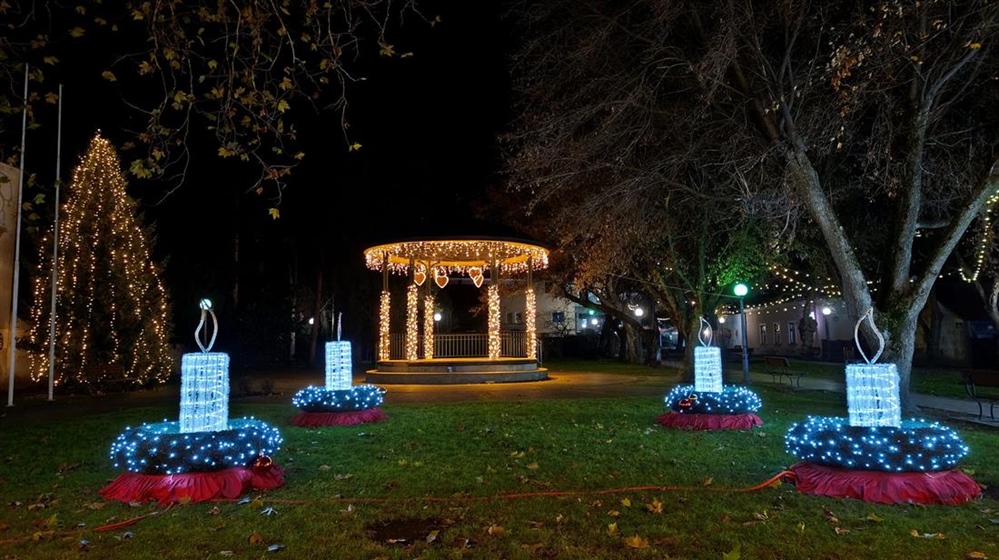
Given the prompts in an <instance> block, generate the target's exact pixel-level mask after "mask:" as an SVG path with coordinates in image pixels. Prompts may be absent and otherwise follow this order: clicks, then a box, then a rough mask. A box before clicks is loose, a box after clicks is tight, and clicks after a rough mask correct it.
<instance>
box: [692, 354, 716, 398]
mask: <svg viewBox="0 0 999 560" xmlns="http://www.w3.org/2000/svg"><path fill="white" fill-rule="evenodd" d="M694 391H697V392H698V393H720V392H721V391H722V363H721V348H718V347H717V346H695V347H694Z"/></svg>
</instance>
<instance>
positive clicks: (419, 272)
mask: <svg viewBox="0 0 999 560" xmlns="http://www.w3.org/2000/svg"><path fill="white" fill-rule="evenodd" d="M426 280H427V267H425V266H423V265H422V264H419V265H416V269H415V270H414V271H413V282H414V283H416V285H417V286H422V285H423V283H424V282H425V281H426Z"/></svg>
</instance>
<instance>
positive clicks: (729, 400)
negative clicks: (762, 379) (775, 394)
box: [665, 385, 763, 414]
mask: <svg viewBox="0 0 999 560" xmlns="http://www.w3.org/2000/svg"><path fill="white" fill-rule="evenodd" d="M665 402H666V407H667V408H669V409H671V410H674V411H677V412H686V413H693V414H747V413H750V412H756V411H758V410H760V408H761V407H762V406H763V401H761V400H760V397H759V395H757V394H756V393H755V392H753V391H752V390H750V389H747V388H746V387H741V386H737V385H727V386H724V387H722V390H721V391H720V392H714V391H709V392H698V391H695V390H694V386H693V385H677V386H676V387H673V389H671V390H670V392H669V393H667V394H666V399H665Z"/></svg>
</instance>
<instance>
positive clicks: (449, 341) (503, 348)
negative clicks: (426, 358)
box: [389, 331, 527, 360]
mask: <svg viewBox="0 0 999 560" xmlns="http://www.w3.org/2000/svg"><path fill="white" fill-rule="evenodd" d="M389 343H390V344H389V356H390V357H391V359H393V360H404V359H406V336H405V335H404V334H402V333H394V334H391V335H390V338H389ZM488 355H489V339H488V335H486V333H468V334H438V335H435V336H434V358H484V357H486V356H488ZM500 356H501V357H503V358H526V357H527V333H526V332H524V331H507V332H501V333H500ZM420 357H421V358H422V357H423V356H422V355H421V356H420Z"/></svg>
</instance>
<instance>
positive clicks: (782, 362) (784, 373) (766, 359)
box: [763, 356, 805, 388]
mask: <svg viewBox="0 0 999 560" xmlns="http://www.w3.org/2000/svg"><path fill="white" fill-rule="evenodd" d="M763 366H764V367H765V368H766V372H767V373H769V374H770V376H771V377H773V379H774V383H778V384H781V385H783V384H784V378H785V377H786V378H787V383H788V385H790V386H791V387H794V386H795V385H797V386H798V387H799V388H800V387H801V376H802V375H804V374H805V372H803V371H795V370H792V369H791V364H790V362H788V360H787V358H786V357H784V356H763Z"/></svg>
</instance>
